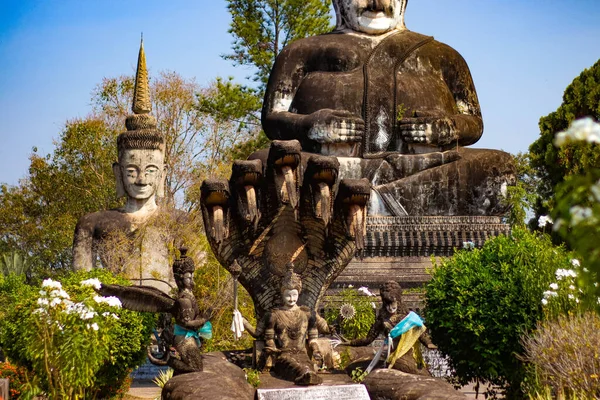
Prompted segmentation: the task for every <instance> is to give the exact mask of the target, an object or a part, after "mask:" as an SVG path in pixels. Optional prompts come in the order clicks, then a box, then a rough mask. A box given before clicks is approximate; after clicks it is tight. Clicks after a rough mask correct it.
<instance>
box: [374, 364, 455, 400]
mask: <svg viewBox="0 0 600 400" xmlns="http://www.w3.org/2000/svg"><path fill="white" fill-rule="evenodd" d="M363 384H364V385H365V386H366V387H367V391H368V392H369V395H370V396H371V399H372V400H442V399H443V400H464V399H466V398H467V397H466V396H465V395H464V394H462V393H460V392H458V391H457V390H455V389H454V387H452V385H450V384H449V383H447V382H445V381H444V380H442V379H439V378H432V377H427V376H422V375H413V374H407V373H404V372H401V371H396V370H393V369H377V370H375V371H373V372H371V373H370V374H369V375H368V376H367V377H366V378H365V380H364V381H363Z"/></svg>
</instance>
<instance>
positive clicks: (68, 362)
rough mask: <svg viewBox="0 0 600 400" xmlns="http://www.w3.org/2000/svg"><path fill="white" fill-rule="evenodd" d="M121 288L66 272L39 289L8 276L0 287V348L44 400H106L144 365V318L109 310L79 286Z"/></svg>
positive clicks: (96, 274)
mask: <svg viewBox="0 0 600 400" xmlns="http://www.w3.org/2000/svg"><path fill="white" fill-rule="evenodd" d="M92 277H93V278H97V279H100V280H101V281H103V282H105V283H120V284H125V283H126V282H127V281H126V280H124V279H120V278H114V277H113V276H112V275H111V274H110V273H108V272H106V271H103V270H94V271H91V272H78V273H69V274H67V275H65V277H64V278H63V279H62V284H61V283H59V282H57V281H53V280H50V279H47V280H45V281H44V282H43V283H42V285H41V287H34V286H29V285H26V284H25V283H24V279H23V277H19V276H16V275H10V276H8V277H7V278H6V279H5V280H4V282H3V283H2V285H1V286H0V304H2V305H6V304H11V307H8V308H7V307H3V308H2V311H1V315H0V345H1V346H2V348H3V350H4V351H5V353H6V355H7V357H8V358H9V359H11V360H12V361H13V362H15V363H16V364H17V365H20V366H23V367H25V368H26V369H27V370H28V371H30V372H31V373H32V375H33V376H34V378H35V384H37V385H38V386H39V387H41V388H42V389H43V390H44V391H45V392H46V393H47V395H48V396H50V397H51V398H83V397H84V396H87V397H90V396H92V397H93V396H97V397H100V398H108V397H110V396H114V395H118V394H119V393H121V394H122V393H123V391H124V390H126V388H123V387H122V386H123V384H124V383H127V382H128V381H127V378H128V375H129V373H130V372H131V370H132V368H134V367H136V366H138V365H140V364H141V363H142V362H143V361H144V360H145V349H146V345H147V342H148V340H149V337H150V333H151V328H152V326H153V325H154V318H153V317H152V316H144V315H139V314H138V313H134V312H131V311H127V310H123V309H120V308H117V307H115V306H111V305H109V304H110V303H107V302H106V301H103V300H102V299H101V298H100V297H97V296H96V295H95V292H94V291H93V289H92V288H91V287H90V286H84V285H83V284H81V282H82V281H84V280H87V279H88V278H92Z"/></svg>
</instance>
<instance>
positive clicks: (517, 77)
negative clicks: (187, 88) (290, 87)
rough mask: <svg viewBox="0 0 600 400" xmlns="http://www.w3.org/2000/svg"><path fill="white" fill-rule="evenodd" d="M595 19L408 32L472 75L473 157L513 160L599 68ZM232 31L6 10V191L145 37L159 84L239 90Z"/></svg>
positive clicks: (561, 4) (444, 0)
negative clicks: (475, 104)
mask: <svg viewBox="0 0 600 400" xmlns="http://www.w3.org/2000/svg"><path fill="white" fill-rule="evenodd" d="M599 19H600V1H598V0H571V1H564V0H411V1H410V3H409V5H408V10H407V15H406V24H407V27H408V28H409V29H411V30H414V31H416V32H420V33H424V34H428V35H433V36H434V37H435V38H436V39H437V40H439V41H442V42H444V43H447V44H449V45H450V46H452V47H454V48H455V49H456V50H458V51H459V52H460V53H461V54H462V55H463V57H464V58H465V59H466V61H467V63H468V64H469V67H470V68H471V73H472V75H473V79H474V81H475V86H476V88H477V92H478V95H479V100H480V103H481V108H482V112H483V118H484V124H485V131H484V135H483V138H482V139H481V140H480V141H479V142H478V143H477V144H476V145H475V147H485V148H496V149H504V150H506V151H509V152H511V153H516V152H518V151H525V150H527V147H528V146H529V144H530V143H531V142H533V141H534V140H535V139H536V138H537V136H538V134H539V133H538V128H537V123H538V120H539V118H540V116H542V115H546V114H548V113H549V112H551V111H554V110H555V109H556V108H557V107H558V106H559V105H560V103H561V101H562V94H563V92H564V89H565V88H566V86H567V85H568V84H569V83H570V82H571V81H572V80H573V78H575V77H576V76H577V75H579V73H580V72H581V71H582V70H583V69H584V68H587V67H590V66H591V65H592V64H594V62H596V61H597V60H598V59H599V58H600V24H598V20H599ZM228 27H229V14H228V13H227V9H226V2H225V0H213V1H208V0H195V1H192V0H173V1H169V2H167V1H158V0H146V1H139V0H126V1H118V0H102V1H101V0H85V1H81V0H54V1H50V0H38V1H33V0H0V139H1V140H0V182H3V183H8V184H17V183H18V180H19V179H20V178H23V177H25V176H26V174H27V168H28V166H29V161H28V156H29V154H30V153H31V151H32V148H33V147H34V146H35V147H37V148H38V152H39V153H40V154H46V153H49V152H51V151H52V149H53V140H55V139H56V138H58V136H59V134H60V132H61V129H62V127H63V126H64V123H65V121H67V120H68V119H72V118H76V117H84V116H85V115H87V114H88V113H89V112H90V110H91V106H90V93H91V91H92V90H93V88H94V87H95V85H97V84H98V83H100V82H101V80H102V78H103V77H113V76H118V75H121V74H133V72H134V67H135V64H136V57H137V51H138V46H139V37H140V32H142V31H143V32H144V46H145V49H146V56H147V61H148V66H149V68H150V73H151V74H152V73H153V72H158V71H161V70H173V71H177V72H178V73H180V74H181V75H182V76H184V77H188V78H190V77H195V78H196V80H197V82H198V83H200V84H202V85H206V84H208V83H209V82H210V81H211V80H213V79H214V78H215V77H217V76H230V75H231V76H234V77H235V78H236V79H237V80H238V81H243V79H244V78H245V77H246V76H248V75H251V73H252V71H251V70H248V69H244V68H239V67H237V68H235V67H233V66H232V65H231V64H230V63H229V62H227V61H224V60H222V59H221V58H220V55H221V54H223V53H227V52H229V50H230V45H231V41H232V39H231V37H230V36H229V34H228V33H227V29H228Z"/></svg>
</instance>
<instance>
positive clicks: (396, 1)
mask: <svg viewBox="0 0 600 400" xmlns="http://www.w3.org/2000/svg"><path fill="white" fill-rule="evenodd" d="M334 2H335V6H336V11H337V12H338V13H340V14H341V17H342V20H343V21H344V24H345V26H346V27H347V28H350V29H352V30H354V31H358V32H364V33H368V34H370V35H379V34H382V33H386V32H388V31H390V30H392V29H394V28H396V27H397V26H399V25H400V24H401V22H402V13H403V12H404V10H403V8H404V5H405V2H406V0H334Z"/></svg>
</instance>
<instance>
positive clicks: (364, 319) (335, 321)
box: [325, 288, 376, 339]
mask: <svg viewBox="0 0 600 400" xmlns="http://www.w3.org/2000/svg"><path fill="white" fill-rule="evenodd" d="M369 293H370V292H369V290H368V289H367V288H360V289H359V290H356V289H353V288H347V289H343V290H342V291H341V292H340V293H339V299H338V300H339V301H340V302H341V303H342V306H341V307H337V308H336V307H329V308H326V309H325V319H326V320H327V323H328V324H329V325H335V326H337V327H338V330H339V333H341V334H342V335H344V336H345V337H346V338H347V339H356V338H361V337H365V336H366V335H367V333H369V329H371V325H373V323H374V322H375V300H376V299H375V297H374V296H375V295H373V294H372V293H371V294H369ZM346 309H347V310H348V311H349V312H348V313H346V312H345V310H346Z"/></svg>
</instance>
